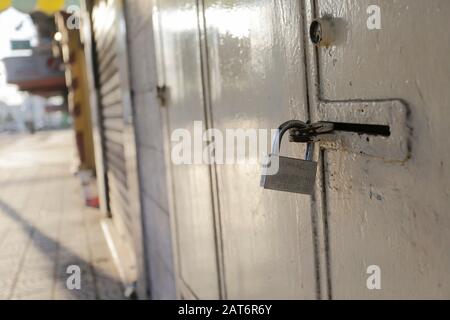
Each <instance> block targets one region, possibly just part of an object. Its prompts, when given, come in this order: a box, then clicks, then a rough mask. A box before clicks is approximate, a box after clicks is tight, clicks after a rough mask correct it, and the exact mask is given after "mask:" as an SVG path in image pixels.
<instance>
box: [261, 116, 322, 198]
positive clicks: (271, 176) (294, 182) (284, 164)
mask: <svg viewBox="0 0 450 320" xmlns="http://www.w3.org/2000/svg"><path fill="white" fill-rule="evenodd" d="M306 127H307V125H306V124H305V123H304V122H301V121H297V120H291V121H288V122H286V123H284V124H283V125H281V126H280V128H279V129H278V132H277V134H276V135H275V138H274V142H273V146H272V154H271V155H270V156H269V159H268V162H267V164H266V165H264V166H263V174H262V176H261V186H262V187H263V188H264V189H269V190H276V191H284V192H291V193H300V194H307V195H312V194H313V192H314V185H315V181H316V173H317V162H315V161H312V157H313V151H314V143H312V142H310V143H308V144H307V148H306V157H305V160H303V159H295V158H288V157H283V156H280V155H279V154H280V146H281V142H282V139H283V136H284V134H285V133H286V131H288V130H290V129H293V128H299V129H300V130H302V129H305V128H306Z"/></svg>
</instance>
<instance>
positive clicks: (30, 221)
mask: <svg viewBox="0 0 450 320" xmlns="http://www.w3.org/2000/svg"><path fill="white" fill-rule="evenodd" d="M73 158H74V146H73V139H72V133H71V131H56V132H51V133H37V134H35V135H32V136H31V135H22V136H1V137H0V299H122V298H123V289H122V286H121V283H120V281H119V277H118V274H117V270H116V269H115V267H114V264H113V261H112V257H111V255H110V253H109V250H108V247H107V244H106V241H105V240H104V237H103V233H102V230H101V226H100V219H101V218H102V214H100V213H99V212H98V211H97V210H94V209H89V208H86V207H85V206H84V204H83V199H82V191H81V189H80V183H79V181H78V179H77V178H75V177H74V176H73V175H72V174H71V173H70V166H71V162H72V161H73V160H72V159H73ZM71 265H76V266H79V267H80V269H81V290H69V289H67V286H66V281H67V279H68V277H69V276H70V275H69V274H67V272H66V271H67V267H68V266H71Z"/></svg>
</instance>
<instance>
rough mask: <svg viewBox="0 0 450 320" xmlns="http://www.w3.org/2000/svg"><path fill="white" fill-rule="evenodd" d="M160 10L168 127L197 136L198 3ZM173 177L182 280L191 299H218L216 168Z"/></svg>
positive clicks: (177, 1) (175, 1) (183, 170)
mask: <svg viewBox="0 0 450 320" xmlns="http://www.w3.org/2000/svg"><path fill="white" fill-rule="evenodd" d="M155 12H157V13H158V19H155V22H156V23H157V26H156V28H155V30H157V31H156V32H157V33H158V39H159V41H158V48H159V50H158V66H159V70H158V71H159V74H158V77H159V79H160V81H161V80H162V79H163V83H162V84H164V85H166V86H167V88H168V100H167V105H166V107H167V118H168V130H169V132H171V131H172V130H174V129H186V130H188V131H189V132H191V134H193V125H194V121H197V120H198V121H205V110H204V107H205V105H204V96H203V93H204V92H203V89H202V74H201V52H200V39H199V31H198V23H199V21H198V7H197V1H196V0H190V1H181V0H169V1H159V2H158V4H157V8H156V11H155ZM171 176H172V183H171V186H172V189H173V197H172V202H173V204H172V205H173V211H174V217H175V220H176V221H175V224H176V231H177V244H176V246H177V251H178V252H177V254H178V258H179V259H177V260H178V261H179V273H180V275H179V276H180V277H181V279H182V280H181V281H180V282H182V283H183V287H184V288H186V290H188V291H190V292H191V293H192V294H189V296H191V297H196V298H200V299H208V298H209V299H217V298H219V296H220V295H219V277H218V271H217V268H218V266H217V252H216V249H217V247H216V240H215V232H214V230H215V225H214V213H213V203H212V199H211V197H212V195H211V175H210V168H209V167H208V166H206V165H180V166H177V165H173V166H172V167H171Z"/></svg>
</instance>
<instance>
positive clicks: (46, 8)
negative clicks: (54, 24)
mask: <svg viewBox="0 0 450 320" xmlns="http://www.w3.org/2000/svg"><path fill="white" fill-rule="evenodd" d="M71 5H75V6H79V5H80V1H79V0H0V12H1V11H3V10H6V9H8V8H9V7H14V8H16V9H17V10H19V11H22V12H24V13H30V12H33V11H42V12H44V13H46V14H53V13H55V12H58V11H60V10H64V9H66V8H68V7H69V6H71Z"/></svg>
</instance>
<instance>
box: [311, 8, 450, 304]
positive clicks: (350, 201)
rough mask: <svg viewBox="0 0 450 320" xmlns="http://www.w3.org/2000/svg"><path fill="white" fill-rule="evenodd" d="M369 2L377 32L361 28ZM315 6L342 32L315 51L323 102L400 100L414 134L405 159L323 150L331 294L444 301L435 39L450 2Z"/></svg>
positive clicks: (446, 221)
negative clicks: (375, 278) (376, 285)
mask: <svg viewBox="0 0 450 320" xmlns="http://www.w3.org/2000/svg"><path fill="white" fill-rule="evenodd" d="M374 4H375V5H378V6H380V8H381V18H382V29H381V30H369V29H368V28H367V27H366V21H367V19H368V16H369V15H368V14H367V12H366V10H367V8H368V7H369V5H374ZM316 11H317V12H316V13H318V14H320V15H331V16H334V17H338V18H340V19H341V20H342V21H344V22H345V25H346V30H345V32H346V36H347V37H346V40H345V41H344V42H343V43H341V44H339V45H337V46H332V47H330V48H321V49H319V51H318V53H319V59H318V65H319V76H320V84H319V87H320V88H321V91H322V97H321V98H323V99H326V100H354V99H371V100H380V99H391V98H398V99H401V100H402V101H405V102H406V103H407V104H408V106H409V108H410V114H411V119H410V121H411V123H410V125H411V127H412V130H413V131H412V132H413V133H412V134H413V136H412V145H411V154H410V159H409V160H408V161H406V162H400V163H398V162H392V161H389V160H390V159H389V158H390V155H389V154H387V155H386V156H384V157H381V158H373V157H367V156H364V155H355V154H353V153H352V152H347V151H343V150H335V151H322V153H321V155H322V156H323V158H324V167H323V168H324V172H323V174H324V175H323V180H322V181H321V182H320V183H323V187H324V194H323V197H324V205H323V206H321V207H319V209H320V210H322V211H321V212H322V214H319V216H323V218H324V219H323V223H324V226H325V230H326V232H325V234H324V236H323V240H324V242H326V245H324V247H325V251H326V252H325V256H326V257H327V258H328V259H327V264H329V266H330V268H329V270H328V275H325V274H324V277H328V283H329V295H328V296H329V297H331V298H374V299H375V298H449V297H450V281H449V278H448V276H447V270H448V269H449V268H450V257H449V255H448V246H447V244H448V243H449V242H450V232H449V230H450V216H449V215H448V208H449V207H450V192H449V190H450V180H449V179H448V169H447V168H448V165H449V163H450V151H449V150H450V149H449V148H447V147H444V145H446V143H447V139H448V136H449V135H450V129H449V126H448V119H447V118H448V117H446V116H445V115H446V114H448V111H447V110H448V104H449V101H450V92H449V90H447V88H448V87H449V85H450V78H449V76H448V75H449V74H450V69H449V67H448V56H449V54H450V43H449V42H448V41H442V39H447V38H448V30H449V28H450V20H449V19H448V17H449V15H450V3H449V2H448V1H446V0H436V1H433V2H430V1H425V0H416V1H409V0H399V1H380V0H378V1H372V0H370V1H369V0H358V1H356V0H354V1H344V0H338V1H336V0H333V1H332V0H319V1H317V10H316ZM347 117H348V119H353V120H354V121H358V120H360V119H358V117H352V116H351V115H350V114H349V115H347ZM367 117H368V118H367V120H368V121H370V120H374V118H373V117H374V114H368V115H367ZM392 125H393V126H396V125H399V124H397V123H395V122H393V123H392ZM400 125H401V124H400ZM368 138H370V137H368ZM387 148H389V145H387ZM370 265H377V266H379V267H380V268H381V290H369V289H368V288H367V286H366V280H367V277H368V274H367V273H366V272H367V268H368V266H370Z"/></svg>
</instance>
